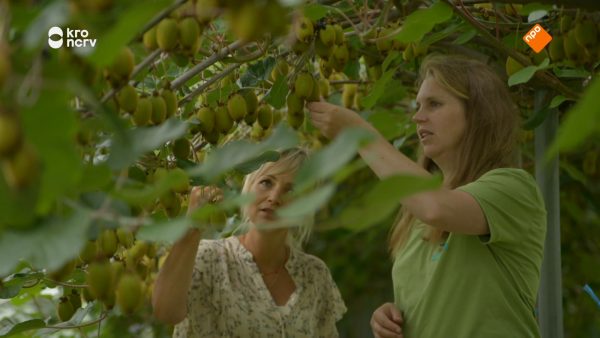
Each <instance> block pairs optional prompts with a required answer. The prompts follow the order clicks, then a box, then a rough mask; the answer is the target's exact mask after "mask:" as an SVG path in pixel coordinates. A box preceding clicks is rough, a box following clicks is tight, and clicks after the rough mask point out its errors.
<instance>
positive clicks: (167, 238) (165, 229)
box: [136, 217, 191, 244]
mask: <svg viewBox="0 0 600 338" xmlns="http://www.w3.org/2000/svg"><path fill="white" fill-rule="evenodd" d="M190 224H191V222H190V219H189V218H187V217H178V218H175V219H172V220H164V221H161V222H156V223H149V224H144V225H143V226H141V227H140V229H139V231H138V232H137V234H136V237H137V238H138V239H140V240H143V241H152V242H159V243H168V244H171V243H174V242H175V241H177V240H178V239H179V238H181V236H183V235H184V234H185V232H186V231H187V229H188V227H189V225H190Z"/></svg>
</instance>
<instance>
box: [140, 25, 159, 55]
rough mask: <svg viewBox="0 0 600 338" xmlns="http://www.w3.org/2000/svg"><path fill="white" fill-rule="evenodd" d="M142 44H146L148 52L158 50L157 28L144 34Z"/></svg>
mask: <svg viewBox="0 0 600 338" xmlns="http://www.w3.org/2000/svg"><path fill="white" fill-rule="evenodd" d="M142 42H143V43H144V47H145V48H146V50H148V51H152V50H155V49H156V48H158V42H156V26H153V27H152V28H150V29H149V30H148V31H147V32H146V33H144V36H143V37H142Z"/></svg>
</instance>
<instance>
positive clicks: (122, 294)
mask: <svg viewBox="0 0 600 338" xmlns="http://www.w3.org/2000/svg"><path fill="white" fill-rule="evenodd" d="M158 268H159V262H158V257H157V246H156V245H155V244H152V243H149V242H145V241H141V240H136V239H135V234H134V232H133V231H130V230H127V229H124V228H117V229H111V228H104V229H102V230H101V231H100V232H99V234H98V236H97V238H96V239H94V240H89V241H87V242H86V244H85V245H84V247H83V249H82V250H81V252H80V253H79V256H78V257H77V258H75V259H73V260H71V261H69V262H67V263H66V264H64V265H63V266H62V267H61V268H59V269H57V270H55V271H51V272H48V273H47V276H48V278H49V279H50V283H52V281H54V282H56V283H57V284H58V285H65V286H64V287H63V296H62V297H61V298H60V299H59V302H58V304H57V305H56V312H57V316H58V318H59V320H61V321H67V320H69V319H70V318H71V317H72V316H73V314H74V313H75V312H76V311H77V309H79V308H80V307H81V306H82V301H85V302H92V301H94V300H97V301H99V302H101V303H102V304H103V306H104V308H105V309H107V310H109V309H112V308H114V307H115V305H118V307H119V309H120V311H121V312H122V313H123V314H125V315H131V314H134V313H136V312H137V311H138V310H140V309H141V308H142V307H143V306H144V305H145V304H147V302H148V301H149V298H150V294H151V289H152V284H153V282H154V278H155V274H156V272H157V271H158ZM76 269H79V270H82V271H84V272H85V284H77V283H73V282H72V281H73V280H74V279H76V278H77V277H76V276H77V274H76V273H75V272H76ZM64 282H66V283H64ZM74 285H77V286H79V287H72V286H74Z"/></svg>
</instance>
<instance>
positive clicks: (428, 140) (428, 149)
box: [413, 76, 467, 165]
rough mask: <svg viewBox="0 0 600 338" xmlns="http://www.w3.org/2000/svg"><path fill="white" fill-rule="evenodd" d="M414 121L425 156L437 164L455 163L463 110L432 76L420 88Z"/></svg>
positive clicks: (463, 118) (457, 99) (463, 126)
mask: <svg viewBox="0 0 600 338" xmlns="http://www.w3.org/2000/svg"><path fill="white" fill-rule="evenodd" d="M413 121H414V122H415V123H416V124H417V134H418V136H419V140H420V141H421V145H422V146H423V151H424V155H425V156H427V157H429V158H431V159H432V160H433V161H434V162H436V163H437V164H438V165H440V162H441V163H442V164H443V163H448V162H449V161H450V162H452V161H456V159H457V158H456V155H457V154H458V147H459V144H460V140H461V138H462V137H463V134H464V133H465V128H466V124H467V122H466V118H465V107H464V104H463V102H462V101H461V100H460V99H459V98H458V97H456V96H455V95H453V94H452V93H450V92H449V91H447V90H446V89H444V87H442V86H440V85H439V84H438V82H437V81H436V80H435V79H434V78H433V77H432V76H427V77H426V78H425V81H423V83H422V84H421V88H419V93H418V94H417V112H416V113H415V115H414V116H413Z"/></svg>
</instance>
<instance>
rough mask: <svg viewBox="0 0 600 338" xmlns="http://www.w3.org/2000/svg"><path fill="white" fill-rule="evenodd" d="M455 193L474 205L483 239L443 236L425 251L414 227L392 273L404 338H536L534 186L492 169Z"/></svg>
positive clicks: (539, 224) (541, 233)
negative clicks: (484, 227) (482, 222)
mask: <svg viewBox="0 0 600 338" xmlns="http://www.w3.org/2000/svg"><path fill="white" fill-rule="evenodd" d="M458 189H459V190H462V191H465V192H467V193H469V194H470V195H472V196H473V197H474V198H475V199H476V200H477V202H478V203H479V205H480V206H481V209H482V210H483V213H484V214H485V217H486V219H487V222H488V225H489V228H490V235H487V236H473V235H463V234H456V233H451V234H450V235H449V236H448V238H447V239H446V241H445V243H441V244H432V243H430V242H428V241H424V240H423V239H422V238H423V236H424V235H425V233H426V232H425V230H426V226H425V225H424V224H423V223H421V222H419V221H416V223H415V225H414V227H413V230H412V231H411V234H410V236H409V239H408V241H407V242H406V244H405V246H404V248H403V249H401V250H400V251H399V252H398V253H397V255H396V257H395V260H394V267H393V269H392V278H393V281H394V298H395V303H396V305H397V306H398V308H399V309H400V310H401V311H403V314H404V328H403V330H404V337H405V338H437V337H440V338H442V337H443V338H448V337H451V338H471V337H472V338H494V337H498V338H500V337H502V338H505V337H511V338H512V337H514V338H517V337H519V338H520V337H539V336H540V334H539V330H538V325H537V321H536V318H535V314H534V307H535V304H536V297H537V291H538V287H539V279H540V267H541V264H542V256H543V251H544V250H543V249H544V239H545V236H546V210H545V207H544V202H543V199H542V197H541V195H540V192H539V190H538V187H537V185H536V182H535V180H534V179H533V178H532V177H531V175H529V174H528V173H527V172H526V171H523V170H520V169H509V168H500V169H494V170H491V171H489V172H487V173H486V174H484V175H483V176H481V177H480V178H479V179H478V180H476V181H475V182H472V183H469V184H467V185H465V186H462V187H459V188H458Z"/></svg>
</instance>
